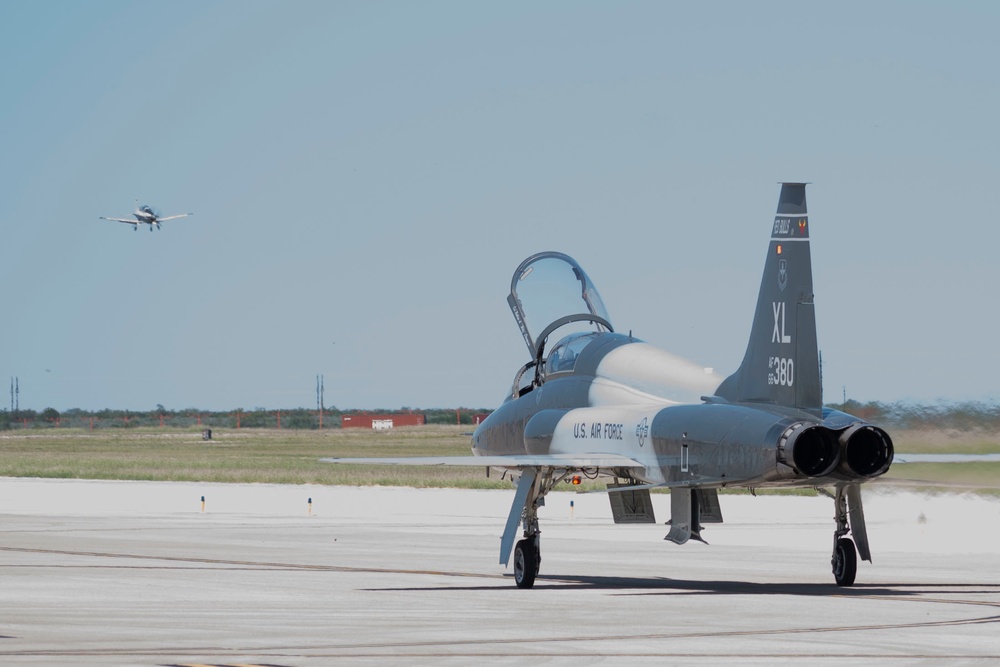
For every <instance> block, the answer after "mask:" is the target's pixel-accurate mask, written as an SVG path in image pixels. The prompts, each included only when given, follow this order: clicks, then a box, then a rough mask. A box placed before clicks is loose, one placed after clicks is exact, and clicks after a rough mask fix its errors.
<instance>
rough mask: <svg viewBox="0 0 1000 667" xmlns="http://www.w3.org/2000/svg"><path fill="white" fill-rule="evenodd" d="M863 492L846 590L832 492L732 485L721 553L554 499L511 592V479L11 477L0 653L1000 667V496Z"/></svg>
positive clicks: (5, 659) (12, 656)
mask: <svg viewBox="0 0 1000 667" xmlns="http://www.w3.org/2000/svg"><path fill="white" fill-rule="evenodd" d="M865 493H866V495H865V509H866V513H867V516H868V530H869V535H870V538H871V544H872V550H873V556H874V564H869V563H860V564H859V568H858V578H857V585H856V586H854V587H852V588H849V589H841V588H838V587H837V586H836V585H834V583H833V578H832V574H831V573H830V551H831V547H832V537H833V519H832V517H833V501H832V500H830V499H827V498H822V497H787V496H782V497H775V496H764V497H758V498H753V497H750V496H722V498H721V501H722V512H723V515H724V517H725V520H726V522H725V523H724V524H722V525H711V526H709V527H707V529H706V530H705V531H704V536H705V538H706V539H707V540H708V541H709V542H711V545H710V546H709V545H705V544H700V543H696V542H690V543H688V544H686V545H683V546H677V545H675V544H672V543H669V542H665V541H663V536H664V535H665V534H666V532H667V529H666V527H665V526H664V525H663V521H665V520H666V519H667V518H669V516H668V513H669V504H670V499H669V496H668V495H654V497H653V503H654V506H655V508H656V511H657V520H658V521H659V524H658V525H651V524H647V525H634V526H616V525H614V524H613V522H612V521H611V512H610V509H609V505H608V500H607V497H606V496H605V495H603V494H587V495H576V494H571V493H553V494H550V496H549V497H548V505H547V506H546V507H545V508H544V509H543V510H542V511H541V512H540V518H541V527H542V564H541V573H540V575H539V578H538V580H537V582H536V585H535V588H534V589H531V590H519V589H517V588H516V587H515V586H514V582H513V579H512V577H511V576H510V571H509V570H505V569H504V568H503V567H502V566H500V565H498V564H497V560H498V555H499V542H500V540H499V536H500V534H501V532H502V530H503V523H504V520H505V518H506V515H507V511H508V509H509V506H510V502H511V499H512V497H513V490H511V491H509V492H507V491H460V490H437V489H424V490H416V489H401V488H371V487H368V488H350V487H309V486H276V485H235V484H234V485H225V484H195V483H160V482H100V481H82V480H36V479H10V478H0V664H3V665H84V664H86V665H193V664H211V665H237V664H241V665H246V664H258V665H279V666H284V665H288V666H312V665H327V664H331V663H341V664H361V665H369V664H408V665H409V664H418V665H432V664H433V665H438V664H445V665H466V664H470V663H473V662H476V663H479V662H482V661H489V663H490V664H511V665H513V664H518V665H521V664H525V663H531V664H555V665H562V664H566V665H574V666H579V665H592V664H619V663H624V662H626V661H627V662H628V663H629V664H657V665H660V664H719V663H723V662H725V663H728V664H736V665H770V664H775V663H805V662H808V663H809V664H810V665H838V666H839V665H842V664H844V662H845V660H847V661H850V662H855V663H859V664H866V665H901V664H928V665H931V664H933V665H937V664H941V663H951V664H993V663H995V662H996V661H1000V638H998V637H1000V566H998V562H1000V561H998V556H1000V537H998V535H1000V501H997V500H990V499H984V498H981V497H974V496H955V495H938V496H922V495H917V494H914V493H908V492H898V491H893V492H887V493H875V492H869V491H867V490H866V492H865ZM202 496H204V498H205V503H204V511H203V510H202V503H201V498H202ZM309 499H311V500H312V504H311V505H310V504H309V503H308V500H309ZM570 501H572V502H573V506H572V507H571V506H570Z"/></svg>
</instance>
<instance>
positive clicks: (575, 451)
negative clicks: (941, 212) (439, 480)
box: [324, 183, 893, 588]
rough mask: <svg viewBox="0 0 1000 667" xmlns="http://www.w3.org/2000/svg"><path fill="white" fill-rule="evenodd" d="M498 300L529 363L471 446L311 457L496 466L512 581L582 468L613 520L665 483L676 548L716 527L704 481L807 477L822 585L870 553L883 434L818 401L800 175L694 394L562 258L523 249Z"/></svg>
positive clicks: (533, 570)
mask: <svg viewBox="0 0 1000 667" xmlns="http://www.w3.org/2000/svg"><path fill="white" fill-rule="evenodd" d="M507 302H508V305H509V306H510V308H511V311H512V312H513V315H514V318H515V320H516V322H517V326H518V329H519V330H520V332H521V335H522V337H523V338H524V342H525V344H526V345H527V348H528V353H529V359H528V361H527V363H525V364H524V366H522V367H521V368H520V369H519V370H518V371H517V372H516V374H515V376H514V382H513V384H512V386H511V388H510V390H509V391H508V393H507V397H506V399H505V400H504V402H503V403H502V404H501V405H500V407H499V408H497V409H496V410H495V411H494V412H493V413H492V414H490V415H489V417H487V418H486V419H485V420H484V421H483V422H482V423H481V424H480V425H479V427H478V428H477V429H476V430H475V432H474V433H473V436H472V453H473V454H474V455H475V456H465V457H440V458H427V457H424V458H419V457H418V458H402V459H324V461H328V462H334V463H369V464H370V463H383V464H385V463H389V464H408V465H415V464H418V465H419V464H422V465H462V466H487V474H489V469H490V468H493V469H498V470H501V471H504V473H505V474H510V475H511V478H512V479H516V480H517V484H516V491H515V493H514V501H513V504H512V505H511V509H510V514H509V516H508V518H507V523H506V527H505V529H504V532H503V537H502V540H501V547H500V564H502V565H507V564H508V563H509V562H510V556H511V553H512V551H513V556H514V581H515V583H516V584H517V586H518V587H520V588H530V587H531V586H532V585H533V584H534V581H535V577H536V575H537V574H538V571H539V565H540V562H541V550H540V536H541V530H540V528H539V521H538V508H539V507H541V506H543V505H544V501H545V496H546V494H547V493H549V492H550V491H551V490H553V489H554V488H556V486H557V485H559V484H560V483H565V482H569V483H570V484H575V483H579V481H580V480H581V479H582V478H587V479H594V478H597V477H603V478H609V479H610V480H611V483H610V484H608V492H609V497H610V498H611V507H612V515H613V517H614V520H615V522H616V523H623V522H632V523H634V522H649V523H653V522H655V519H654V516H653V511H652V505H651V503H650V497H649V492H650V490H651V489H655V488H667V489H670V513H671V518H670V522H669V525H670V529H669V532H668V534H667V535H666V537H665V539H666V540H669V541H671V542H674V543H676V544H684V543H685V542H687V541H688V540H690V539H696V540H701V541H704V540H703V539H702V536H701V531H702V526H703V525H704V524H706V523H721V522H722V512H721V509H720V506H719V495H718V491H719V489H724V488H737V487H739V488H746V489H750V490H751V491H752V490H755V489H761V488H788V487H809V488H816V489H819V490H820V491H822V492H824V493H826V495H829V496H830V497H831V498H832V499H833V501H834V503H833V504H834V521H835V525H834V531H833V550H832V557H831V565H832V569H833V575H834V580H835V581H836V583H837V584H838V585H840V586H850V585H852V584H853V583H854V580H855V576H856V573H857V558H858V554H860V556H861V558H862V559H864V560H867V561H871V551H870V548H869V543H868V537H867V531H866V528H865V518H864V510H863V507H862V502H861V484H863V483H865V482H867V481H870V480H872V479H874V478H876V477H879V476H880V475H882V474H884V473H885V472H886V471H887V470H888V469H889V466H890V464H891V463H892V459H893V444H892V440H891V438H890V437H889V435H888V434H887V433H886V432H885V431H884V430H883V429H881V428H879V427H878V426H876V425H873V424H870V423H868V422H866V421H865V420H864V419H861V418H858V417H855V416H852V415H849V414H846V413H844V412H840V411H837V410H832V409H830V408H826V407H824V406H823V404H822V395H823V394H822V387H821V372H820V359H819V352H818V347H817V335H816V317H815V307H814V302H813V284H812V265H811V256H810V250H809V219H808V215H807V211H806V193H805V184H803V183H783V184H782V186H781V193H780V195H779V199H778V208H777V213H776V215H775V217H774V221H773V223H772V224H771V226H770V240H769V243H768V247H767V256H766V259H765V262H764V274H763V278H762V280H761V283H760V291H759V293H758V298H757V306H756V310H755V312H754V316H753V322H752V325H751V328H750V339H749V342H748V345H747V349H746V353H745V356H744V358H743V362H742V364H741V365H740V367H739V368H738V369H737V370H736V371H735V372H734V373H733V374H732V375H730V376H729V377H727V378H726V379H724V380H723V381H722V382H721V383H719V384H718V386H717V387H716V388H715V390H714V392H712V390H711V389H708V390H707V391H706V394H708V395H704V396H702V397H701V400H700V402H698V403H688V404H682V403H680V402H678V401H676V400H674V399H673V398H672V397H673V396H675V391H676V389H677V388H678V387H679V386H683V385H686V386H688V387H692V386H697V385H698V384H699V383H703V382H704V381H705V370H704V369H702V368H700V367H698V366H695V365H694V364H691V363H690V362H684V361H682V360H679V359H678V358H677V357H674V356H672V355H670V354H669V353H667V352H665V351H663V350H660V349H658V348H656V347H654V346H652V345H650V344H647V343H644V342H642V341H640V340H639V339H638V338H635V337H633V336H632V334H631V332H629V333H627V334H626V333H621V332H619V331H616V330H615V329H614V327H613V326H612V323H611V320H610V318H609V316H608V314H607V311H606V310H605V307H604V304H603V302H602V301H601V297H600V295H599V294H598V292H597V289H596V288H595V286H594V284H593V283H592V282H591V280H590V278H589V277H588V276H587V274H586V273H585V272H584V270H583V268H582V267H581V266H580V265H579V264H578V263H577V262H576V261H575V260H573V259H572V258H571V257H569V256H568V255H565V254H562V253H558V252H542V253H539V254H536V255H532V256H531V257H528V258H527V259H526V260H524V262H522V263H521V265H520V266H518V267H517V269H516V270H515V272H514V275H513V278H512V279H511V286H510V294H509V296H508V297H507ZM567 332H568V333H567ZM556 336H559V337H558V338H557V337H556ZM550 341H555V342H554V344H553V343H551V342H550ZM699 376H700V377H699ZM716 382H717V380H716ZM713 386H714V385H713ZM519 524H520V526H521V529H522V537H521V539H520V540H518V541H517V543H516V544H515V543H514V541H515V539H516V533H517V529H518V525H519Z"/></svg>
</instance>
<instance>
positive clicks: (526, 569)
mask: <svg viewBox="0 0 1000 667" xmlns="http://www.w3.org/2000/svg"><path fill="white" fill-rule="evenodd" d="M540 561H541V558H539V554H538V549H536V548H535V540H534V538H530V537H529V538H525V539H523V540H520V541H519V542H518V543H517V545H515V546H514V583H516V584H517V587H518V588H531V587H532V586H534V585H535V577H536V576H537V575H538V566H539V563H540Z"/></svg>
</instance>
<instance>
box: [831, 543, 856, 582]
mask: <svg viewBox="0 0 1000 667" xmlns="http://www.w3.org/2000/svg"><path fill="white" fill-rule="evenodd" d="M857 573H858V552H857V551H856V550H855V548H854V541H853V540H851V539H850V538H847V537H842V538H840V539H839V540H837V547H836V548H835V549H834V551H833V578H834V579H836V580H837V585H838V586H853V585H854V577H855V575H857Z"/></svg>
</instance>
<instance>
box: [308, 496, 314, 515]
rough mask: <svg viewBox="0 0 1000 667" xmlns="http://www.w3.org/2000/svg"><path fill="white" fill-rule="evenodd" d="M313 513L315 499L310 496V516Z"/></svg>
mask: <svg viewBox="0 0 1000 667" xmlns="http://www.w3.org/2000/svg"><path fill="white" fill-rule="evenodd" d="M312 513H313V499H312V498H310V499H309V512H308V514H309V516H312Z"/></svg>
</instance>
